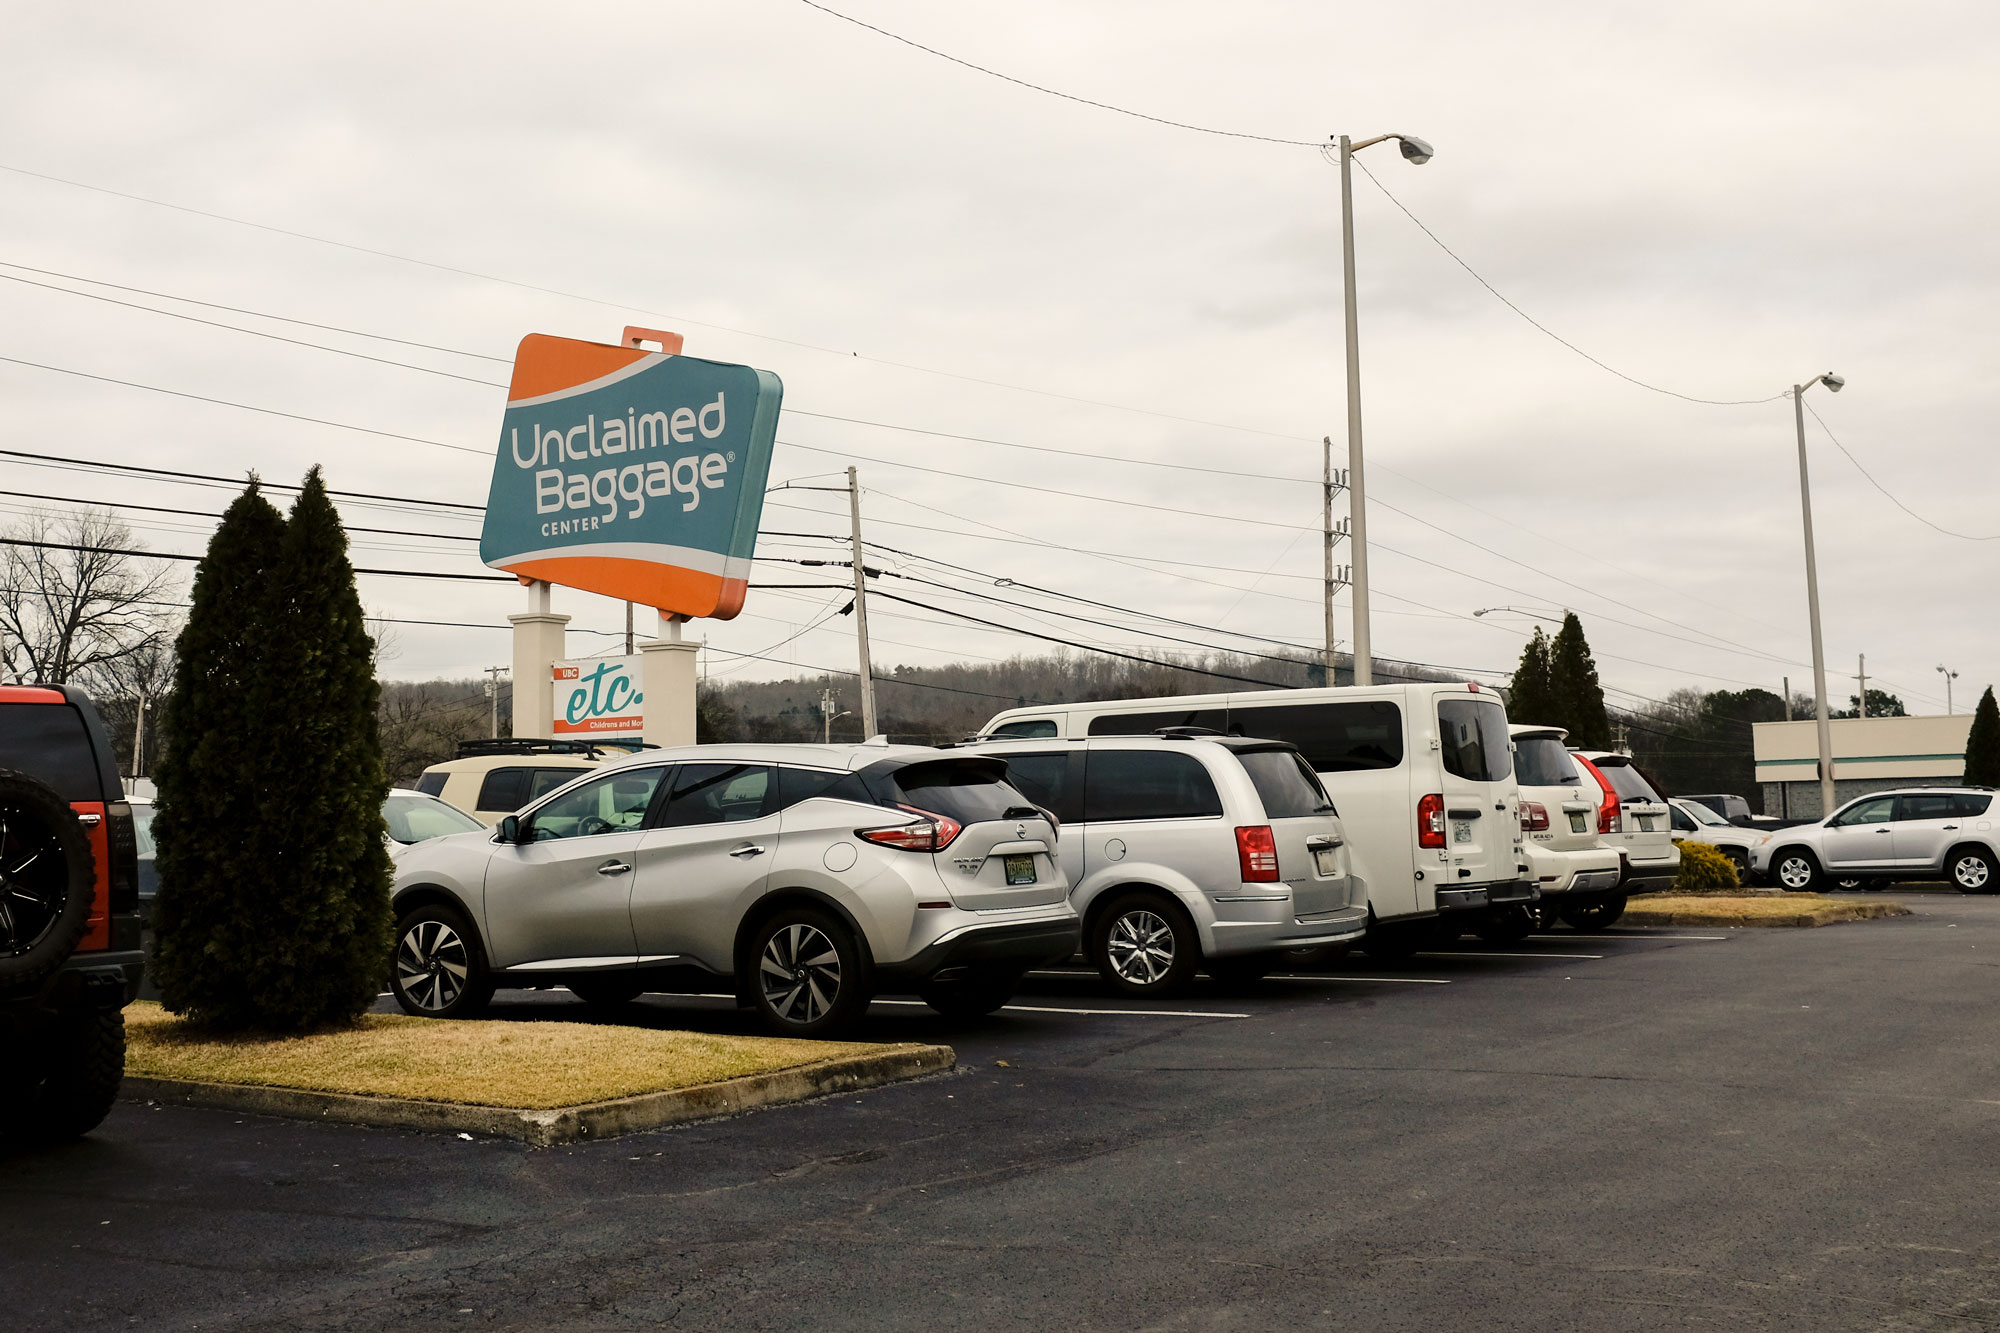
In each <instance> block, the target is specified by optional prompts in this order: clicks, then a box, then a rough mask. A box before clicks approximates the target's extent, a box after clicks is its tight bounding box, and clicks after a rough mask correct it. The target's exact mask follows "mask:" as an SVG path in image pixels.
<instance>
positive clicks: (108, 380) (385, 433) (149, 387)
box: [0, 356, 492, 457]
mask: <svg viewBox="0 0 2000 1333" xmlns="http://www.w3.org/2000/svg"><path fill="white" fill-rule="evenodd" d="M0 361H5V362H7V363H9V364H10V365H16V366H29V367H31V368H33V369H35V370H47V371H53V372H54V373H55V374H58V375H74V376H76V377H77V378H79V379H86V380H96V381H97V382H99V383H100V384H116V385H120V386H122V387H124V388H127V389H144V390H145V391H146V392H148V393H163V394H166V395H168V396H169V397H173V398H187V399H191V400H192V401H194V402H197V403H214V404H216V405H217V406H219V407H234V408H239V409H241V410H242V411H245V412H258V413H262V414H263V415H264V416H267V417H283V418H285V419H286V420H287V421H305V422H310V423H311V424H313V425H315V426H332V427H333V428H334V429H336V430H351V431H356V432H358V433H360V434H362V435H379V436H381V437H382V438H383V439H385V440H404V441H407V442H408V443H410V444H428V445H430V446H431V447H432V448H435V449H450V450H453V451H454V452H456V453H461V454H478V455H480V456H481V457H491V456H492V450H490V449H473V448H470V447H468V446H466V445H463V444H446V443H445V442H444V441H442V440H427V439H425V438H423V437H422V436H421V435H400V434H398V433H397V432H395V431H392V430H376V429H375V428H374V427H372V426H355V425H350V424H349V423H347V422H345V421H328V420H326V419H325V418H324V417H308V416H301V415H300V414H299V413H297V412H280V411H279V410H278V409H277V408H275V407H255V406H253V405H251V404H249V403H239V402H236V401H234V400H232V399H228V398H210V397H208V396H207V395H206V394H199V393H185V392H183V391H181V390H179V389H163V388H161V387H160V386H159V385H157V384H140V383H139V382H138V381H136V380H121V379H114V378H113V377H112V376H110V375H93V374H91V373H90V372H89V371H87V370H71V369H69V368H68V367H67V366H51V365H45V364H44V363H42V362H40V361H24V360H22V359H21V358H20V357H18V356H0Z"/></svg>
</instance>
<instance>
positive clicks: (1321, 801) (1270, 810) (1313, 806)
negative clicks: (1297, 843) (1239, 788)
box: [1236, 750, 1333, 819]
mask: <svg viewBox="0 0 2000 1333" xmlns="http://www.w3.org/2000/svg"><path fill="white" fill-rule="evenodd" d="M1236 757H1237V759H1239V760H1240V761H1241V762H1242V764H1243V771H1244V772H1245V773H1248V774H1249V775H1250V785H1251V786H1253V787H1255V788H1256V789H1257V796H1258V798H1259V799H1260V800H1262V801H1263V802H1264V817H1265V818H1266V819H1303V818H1305V817H1306V816H1308V815H1323V814H1327V813H1330V812H1331V811H1332V810H1333V802H1332V801H1329V800H1327V799H1326V790H1325V788H1323V787H1321V786H1320V785H1319V777H1318V775H1317V774H1315V773H1314V772H1313V771H1312V769H1311V768H1309V767H1307V765H1306V761H1305V760H1304V759H1303V758H1301V757H1300V756H1299V753H1298V751H1296V750H1251V751H1248V752H1238V754H1237V756H1236Z"/></svg>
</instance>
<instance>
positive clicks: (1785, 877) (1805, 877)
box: [1778, 856, 1812, 889]
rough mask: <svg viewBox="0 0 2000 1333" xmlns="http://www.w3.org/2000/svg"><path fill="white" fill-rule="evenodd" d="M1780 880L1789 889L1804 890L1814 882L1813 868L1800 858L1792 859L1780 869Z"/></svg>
mask: <svg viewBox="0 0 2000 1333" xmlns="http://www.w3.org/2000/svg"><path fill="white" fill-rule="evenodd" d="M1778 879H1779V880H1780V881H1782V882H1783V884H1784V886H1785V887H1786V888H1788V889H1803V888H1804V887H1805V886H1806V885H1808V884H1810V883H1811V882H1812V867H1811V866H1809V865H1807V864H1806V863H1805V861H1804V860H1803V859H1801V858H1799V857H1796V856H1795V857H1792V858H1791V859H1789V860H1787V861H1786V862H1785V863H1784V864H1783V865H1781V866H1779V867H1778Z"/></svg>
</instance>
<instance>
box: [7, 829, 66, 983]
mask: <svg viewBox="0 0 2000 1333" xmlns="http://www.w3.org/2000/svg"><path fill="white" fill-rule="evenodd" d="M65 878H66V875H65V872H64V865H63V856H62V846H61V844H59V843H58V842H57V841H56V840H55V838H54V837H53V836H51V835H50V833H49V831H48V830H47V829H45V828H43V827H41V825H40V821H39V820H37V819H36V818H35V817H34V816H33V815H32V814H30V813H28V812H27V811H23V810H20V809H9V810H7V811H5V812H0V953H4V954H9V955H14V956H19V955H21V954H24V953H26V952H28V950H30V949H32V948H34V947H35V946H36V945H38V944H40V943H41V942H42V940H43V938H45V937H46V936H47V935H48V933H49V931H51V930H52V929H54V928H55V924H56V922H57V920H58V919H60V918H61V916H62V914H63V904H64V898H65V896H66V895H65V892H64V889H65V885H64V880H65Z"/></svg>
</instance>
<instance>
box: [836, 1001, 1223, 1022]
mask: <svg viewBox="0 0 2000 1333" xmlns="http://www.w3.org/2000/svg"><path fill="white" fill-rule="evenodd" d="M875 1003H876V1004H909V1005H915V1006H916V1007H917V1008H919V1009H922V1008H925V1007H926V1006H925V1004H924V1002H923V1001H922V1000H877V1001H875ZM1000 1012H1001V1013H1003V1014H1109V1015H1112V1016H1113V1017H1117V1018H1249V1017H1250V1015H1249V1014H1221V1013H1217V1012H1216V1011H1214V1010H1213V1009H1069V1008H1061V1007H1057V1006H1054V1005H1038V1004H1008V1005H1002V1006H1001V1008H1000Z"/></svg>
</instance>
